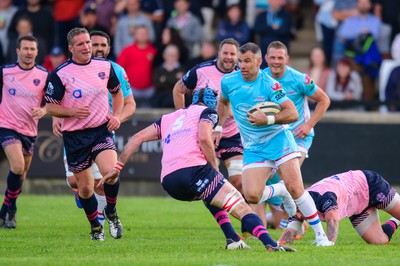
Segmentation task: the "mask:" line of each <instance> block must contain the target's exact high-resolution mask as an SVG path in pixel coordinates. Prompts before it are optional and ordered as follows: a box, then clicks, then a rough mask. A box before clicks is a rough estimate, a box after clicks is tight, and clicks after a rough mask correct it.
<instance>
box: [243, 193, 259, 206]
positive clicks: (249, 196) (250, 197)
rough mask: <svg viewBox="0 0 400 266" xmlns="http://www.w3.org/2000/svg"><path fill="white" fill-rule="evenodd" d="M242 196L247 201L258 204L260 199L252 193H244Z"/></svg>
mask: <svg viewBox="0 0 400 266" xmlns="http://www.w3.org/2000/svg"><path fill="white" fill-rule="evenodd" d="M244 197H245V198H246V201H247V202H248V203H252V204H258V203H259V202H260V200H261V197H260V196H258V195H256V194H254V193H246V192H245V193H244Z"/></svg>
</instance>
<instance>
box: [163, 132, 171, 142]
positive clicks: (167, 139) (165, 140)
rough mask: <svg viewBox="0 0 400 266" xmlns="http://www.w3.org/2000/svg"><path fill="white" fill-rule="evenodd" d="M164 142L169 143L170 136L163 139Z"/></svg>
mask: <svg viewBox="0 0 400 266" xmlns="http://www.w3.org/2000/svg"><path fill="white" fill-rule="evenodd" d="M164 142H165V143H166V144H169V143H170V142H171V134H168V136H167V137H166V138H165V139H164Z"/></svg>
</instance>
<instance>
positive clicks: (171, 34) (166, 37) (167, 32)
mask: <svg viewBox="0 0 400 266" xmlns="http://www.w3.org/2000/svg"><path fill="white" fill-rule="evenodd" d="M170 44H173V45H175V46H176V47H178V50H179V55H180V56H179V63H180V64H181V65H182V66H184V65H185V64H186V63H187V60H188V54H189V51H188V49H187V48H186V46H185V44H184V43H183V40H182V38H181V35H180V34H179V31H178V30H177V29H175V28H169V27H165V28H164V29H163V31H162V34H161V40H160V43H159V44H158V45H157V54H156V57H155V58H154V67H159V66H161V64H162V63H163V62H164V58H163V53H164V50H165V48H166V47H167V46H168V45H170Z"/></svg>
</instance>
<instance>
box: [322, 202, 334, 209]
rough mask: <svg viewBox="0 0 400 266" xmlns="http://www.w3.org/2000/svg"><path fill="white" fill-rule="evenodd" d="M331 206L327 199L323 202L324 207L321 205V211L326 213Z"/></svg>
mask: <svg viewBox="0 0 400 266" xmlns="http://www.w3.org/2000/svg"><path fill="white" fill-rule="evenodd" d="M331 204H332V200H330V199H328V200H327V201H325V203H324V205H322V210H323V211H326V210H327V209H328V208H329V207H330V206H331Z"/></svg>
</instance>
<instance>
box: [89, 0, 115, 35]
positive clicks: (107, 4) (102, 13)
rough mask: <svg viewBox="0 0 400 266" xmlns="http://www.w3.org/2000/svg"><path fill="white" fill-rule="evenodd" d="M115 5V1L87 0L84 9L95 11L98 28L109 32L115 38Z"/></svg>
mask: <svg viewBox="0 0 400 266" xmlns="http://www.w3.org/2000/svg"><path fill="white" fill-rule="evenodd" d="M115 5H116V1H115V0H87V1H86V4H85V7H84V9H86V8H88V7H91V9H94V10H95V11H96V15H97V19H96V21H97V26H99V27H102V28H103V29H106V31H105V32H109V33H110V34H111V35H112V36H114V29H115V25H116V23H117V18H116V16H115Z"/></svg>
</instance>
